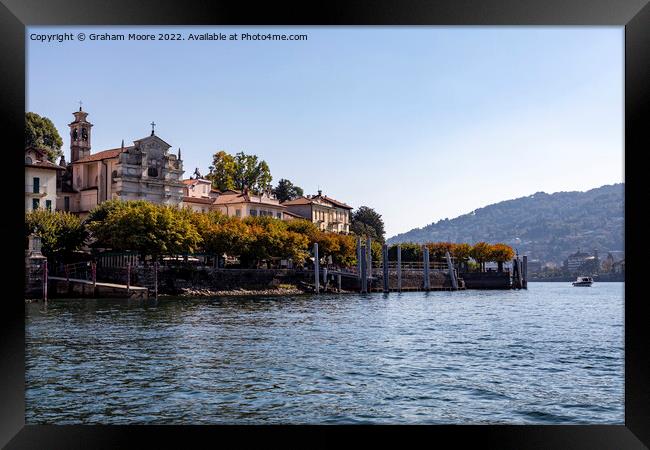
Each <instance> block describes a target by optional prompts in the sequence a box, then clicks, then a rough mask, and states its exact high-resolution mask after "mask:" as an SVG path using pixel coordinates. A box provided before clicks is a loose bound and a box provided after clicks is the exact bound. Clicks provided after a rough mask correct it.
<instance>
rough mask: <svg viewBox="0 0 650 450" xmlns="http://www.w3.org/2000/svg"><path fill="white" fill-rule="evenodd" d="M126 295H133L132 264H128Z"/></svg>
mask: <svg viewBox="0 0 650 450" xmlns="http://www.w3.org/2000/svg"><path fill="white" fill-rule="evenodd" d="M126 293H127V295H131V263H130V262H128V263H126Z"/></svg>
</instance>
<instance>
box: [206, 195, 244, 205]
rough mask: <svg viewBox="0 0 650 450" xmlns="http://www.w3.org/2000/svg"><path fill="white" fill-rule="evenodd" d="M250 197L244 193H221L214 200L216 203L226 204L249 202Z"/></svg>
mask: <svg viewBox="0 0 650 450" xmlns="http://www.w3.org/2000/svg"><path fill="white" fill-rule="evenodd" d="M249 201H250V198H249V197H248V195H244V194H221V195H220V196H219V197H217V198H216V199H215V201H214V204H215V205H225V204H227V203H248V202H249Z"/></svg>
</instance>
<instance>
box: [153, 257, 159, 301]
mask: <svg viewBox="0 0 650 450" xmlns="http://www.w3.org/2000/svg"><path fill="white" fill-rule="evenodd" d="M153 296H154V299H156V300H158V261H156V262H154V263H153Z"/></svg>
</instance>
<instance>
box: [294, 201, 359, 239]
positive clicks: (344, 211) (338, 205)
mask: <svg viewBox="0 0 650 450" xmlns="http://www.w3.org/2000/svg"><path fill="white" fill-rule="evenodd" d="M282 205H284V206H285V207H286V208H287V210H288V211H289V212H291V213H292V214H295V215H296V216H299V217H302V218H304V219H307V220H311V221H312V222H313V223H315V224H317V225H318V227H319V228H320V229H321V230H323V231H332V232H335V233H345V234H348V233H350V211H352V207H351V206H349V205H346V204H345V203H343V202H340V201H338V200H335V199H333V198H330V197H327V196H325V195H322V192H321V191H318V194H317V195H312V196H306V197H298V198H295V199H293V200H288V201H286V202H283V203H282Z"/></svg>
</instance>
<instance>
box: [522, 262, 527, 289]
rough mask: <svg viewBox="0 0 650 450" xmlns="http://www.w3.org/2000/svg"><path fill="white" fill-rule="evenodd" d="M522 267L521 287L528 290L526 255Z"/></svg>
mask: <svg viewBox="0 0 650 450" xmlns="http://www.w3.org/2000/svg"><path fill="white" fill-rule="evenodd" d="M523 258H524V261H523V263H522V264H523V267H522V271H521V272H522V275H523V276H522V283H521V287H523V288H524V289H528V255H524V257H523Z"/></svg>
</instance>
